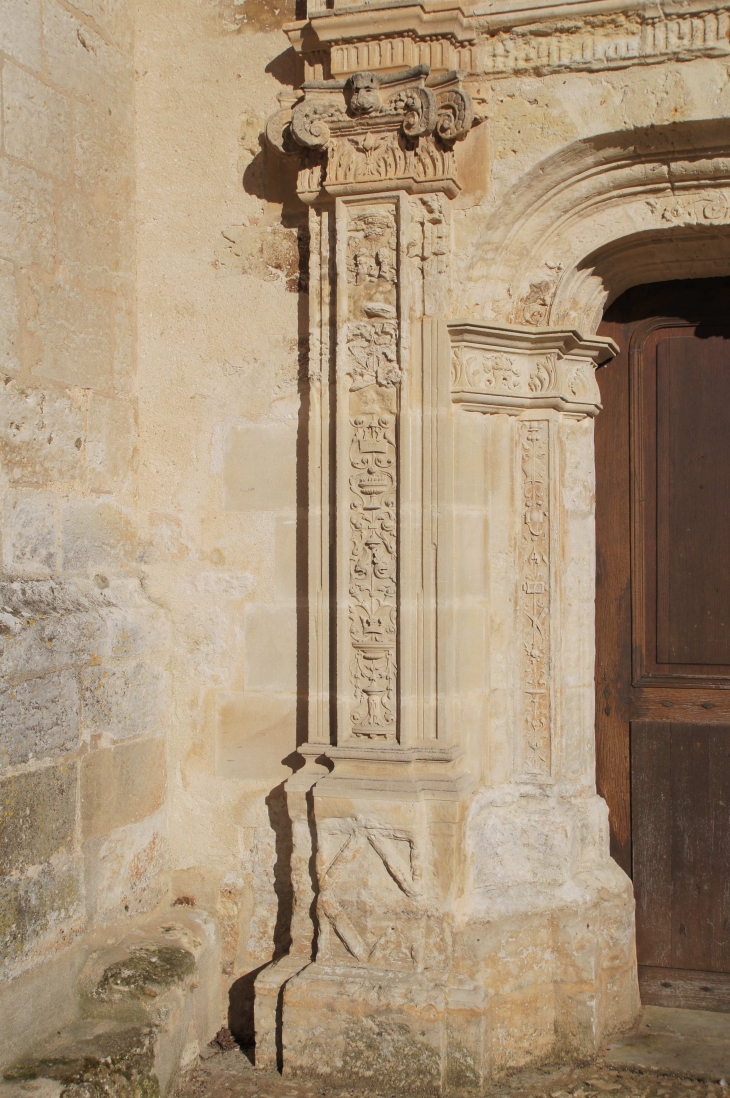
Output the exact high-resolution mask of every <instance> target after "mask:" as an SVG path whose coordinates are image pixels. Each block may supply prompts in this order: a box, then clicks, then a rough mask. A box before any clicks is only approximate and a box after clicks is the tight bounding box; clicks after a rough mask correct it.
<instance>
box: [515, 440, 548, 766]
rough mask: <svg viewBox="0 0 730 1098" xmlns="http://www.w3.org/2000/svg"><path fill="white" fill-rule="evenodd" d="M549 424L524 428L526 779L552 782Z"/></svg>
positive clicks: (522, 592) (522, 549) (522, 564)
mask: <svg viewBox="0 0 730 1098" xmlns="http://www.w3.org/2000/svg"><path fill="white" fill-rule="evenodd" d="M549 430H550V424H549V422H548V421H547V420H528V421H526V422H522V423H520V426H519V432H520V454H521V465H522V507H523V518H522V533H521V536H520V569H519V577H520V583H519V606H520V618H521V622H522V624H521V638H522V666H521V693H522V711H523V728H522V760H521V761H522V773H523V774H524V775H525V776H526V777H549V776H550V767H551V760H550V753H551V742H550V708H551V706H550V486H549V474H550V468H549V465H550V450H549V446H550V437H549Z"/></svg>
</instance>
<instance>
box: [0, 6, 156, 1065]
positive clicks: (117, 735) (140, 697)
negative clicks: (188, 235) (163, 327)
mask: <svg viewBox="0 0 730 1098" xmlns="http://www.w3.org/2000/svg"><path fill="white" fill-rule="evenodd" d="M0 63H1V65H2V151H1V155H0V180H1V182H0V364H1V368H2V398H1V399H0V449H1V455H2V466H1V471H0V494H1V495H2V584H1V594H0V675H2V680H1V682H2V685H1V686H0V786H1V790H0V806H1V807H0V980H2V983H0V1029H1V1030H2V1032H3V1041H2V1051H1V1052H0V1060H3V1061H5V1059H6V1058H12V1057H13V1056H14V1055H17V1054H18V1052H19V1051H21V1050H22V1049H25V1047H26V1046H27V1045H28V1044H29V1042H32V1041H33V1039H34V1038H36V1037H39V1036H41V1035H42V1034H43V1031H44V1029H48V1028H49V1027H51V1026H52V1027H53V1028H54V1029H56V1028H57V1027H59V1026H60V1025H61V1024H63V1022H64V1021H65V1020H66V1019H68V1018H69V1017H70V1016H71V1015H72V1014H73V1012H74V1010H75V1009H76V989H75V973H76V971H77V969H78V966H79V965H80V963H81V960H82V950H81V946H82V945H83V944H84V943H85V942H87V941H89V940H93V939H94V935H96V936H97V937H98V936H99V935H100V934H101V935H102V936H103V934H104V933H105V931H104V927H107V926H110V925H111V924H114V923H118V922H119V921H120V920H125V919H126V920H129V919H131V918H133V917H134V916H136V915H139V914H140V913H143V912H147V911H150V910H151V909H153V908H154V907H155V906H156V905H158V904H159V903H160V902H161V900H162V899H163V897H164V895H165V889H166V885H165V883H164V880H163V878H162V877H161V871H162V869H163V868H164V865H165V836H166V822H165V821H166V813H165V797H166V787H167V785H166V782H167V779H166V730H167V724H168V721H169V703H168V694H169V687H168V681H167V661H168V643H169V636H168V633H169V630H168V626H167V622H166V620H165V615H164V613H163V611H162V610H160V609H159V608H158V607H156V606H155V605H154V604H153V603H152V602H151V601H150V600H149V599H148V598H147V597H146V595H145V594H144V592H143V589H142V586H141V580H142V579H143V574H142V571H141V561H142V557H143V551H144V550H143V546H142V543H141V541H140V539H139V534H138V524H137V522H136V519H135V506H136V481H135V475H136V463H137V442H136V439H137V417H138V405H137V401H138V397H137V381H136V351H135V340H136V336H135V228H134V145H133V135H134V74H133V21H132V12H131V5H128V4H127V3H86V2H84V0H82V2H81V3H79V4H77V5H76V6H73V5H71V4H66V3H61V2H59V0H44V2H43V3H42V4H41V2H40V0H3V3H2V4H0Z"/></svg>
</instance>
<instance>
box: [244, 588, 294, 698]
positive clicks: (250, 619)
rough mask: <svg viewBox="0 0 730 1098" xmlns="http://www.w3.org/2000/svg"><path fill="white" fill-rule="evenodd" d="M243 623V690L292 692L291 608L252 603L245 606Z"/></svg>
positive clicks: (290, 606)
mask: <svg viewBox="0 0 730 1098" xmlns="http://www.w3.org/2000/svg"><path fill="white" fill-rule="evenodd" d="M244 623H245V624H244V631H243V645H244V653H245V661H246V667H245V672H244V679H245V684H246V689H247V690H271V691H273V692H279V693H284V694H293V693H295V691H296V685H297V680H296V671H297V667H296V609H295V607H294V606H293V605H291V604H290V605H288V606H276V605H274V606H266V605H263V606H262V605H257V604H255V603H254V604H251V605H249V606H247V607H246V609H245V617H244Z"/></svg>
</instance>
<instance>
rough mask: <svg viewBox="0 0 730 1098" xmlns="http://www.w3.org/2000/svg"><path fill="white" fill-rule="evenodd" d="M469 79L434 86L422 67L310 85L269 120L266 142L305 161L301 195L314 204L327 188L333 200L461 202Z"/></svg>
mask: <svg viewBox="0 0 730 1098" xmlns="http://www.w3.org/2000/svg"><path fill="white" fill-rule="evenodd" d="M462 76H463V74H462V73H460V72H458V71H453V72H449V73H445V74H442V75H440V76H438V77H435V78H430V79H429V67H428V65H417V66H415V67H414V68H411V69H406V70H404V71H402V72H397V73H390V74H386V75H379V74H378V73H372V72H358V73H355V74H354V75H353V76H351V77H350V78H349V79H348V80H311V81H308V82H307V83H305V84H304V85H303V87H302V93H303V99H301V100H300V101H299V102H298V103H296V104H295V105H294V106H293V107H292V108H285V109H284V110H282V111H279V112H277V114H276V115H274V116H273V117H272V118H271V119H270V120H269V122H268V124H267V129H266V133H267V138H268V140H269V142H270V144H272V145H273V146H274V147H275V148H277V149H278V150H279V151H280V152H282V153H286V154H297V155H300V156H302V157H303V159H304V163H303V164H302V169H301V171H300V178H299V182H298V186H297V190H298V193H299V194H300V197H302V199H303V200H304V201H307V202H312V201H314V199H315V198H316V197H317V195H318V194H319V192H320V189H321V188H322V187H324V189H325V191H328V192H329V193H330V194H351V193H357V192H359V191H367V190H371V191H372V190H376V189H377V190H383V189H395V188H396V187H397V188H398V189H405V190H407V191H409V192H410V193H416V192H418V191H429V190H431V191H434V190H443V191H445V192H446V193H448V194H451V195H455V194H456V193H458V189H459V188H458V184H457V183H456V162H455V159H454V155H453V144H454V142H455V141H459V140H462V139H463V138H464V137H465V136H466V134H467V133H468V132H469V130H470V129H471V127H472V125H473V123H474V108H473V104H472V100H471V97H470V95H469V93H468V91H467V90H466V89H465V88H464V87H463V82H462ZM312 156H316V157H317V162H316V163H313V162H312V160H311V158H312ZM317 169H318V170H317ZM385 183H387V184H389V187H384V186H383V184H385Z"/></svg>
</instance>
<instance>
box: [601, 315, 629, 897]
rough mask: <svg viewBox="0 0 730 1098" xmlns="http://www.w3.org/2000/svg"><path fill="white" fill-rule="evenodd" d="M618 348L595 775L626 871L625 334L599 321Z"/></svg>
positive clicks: (609, 445)
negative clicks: (606, 806)
mask: <svg viewBox="0 0 730 1098" xmlns="http://www.w3.org/2000/svg"><path fill="white" fill-rule="evenodd" d="M601 330H602V333H603V334H604V335H611V336H613V337H614V338H615V339H616V340H617V341H618V343H619V346H620V348H621V350H620V353H619V354H618V355H617V357H616V358H615V359H614V360H613V361H612V362H611V363H610V365H609V366H608V367H607V368H606V369H603V370H598V371H597V375H596V376H597V379H598V384H599V387H600V390H601V403H602V404H603V411H602V412H601V414H600V416H599V417H598V421H597V423H596V433H595V442H596V778H597V785H598V792H599V793H600V794H601V796H602V797H605V798H606V802H607V804H608V813H609V816H608V820H609V825H610V829H611V855H612V857H613V858H615V859H616V861H617V862H618V864H619V865H620V866H621V868H622V869H623V870H624V871H625V872H626V873H628V874H629V876H630V875H631V800H630V792H629V767H630V763H629V712H630V705H631V541H630V516H629V504H630V489H629V367H628V338H627V337H626V332H625V326H624V325H623V324H617V323H614V324H608V323H606V322H605V321H604V323H603V327H602V329H601Z"/></svg>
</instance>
